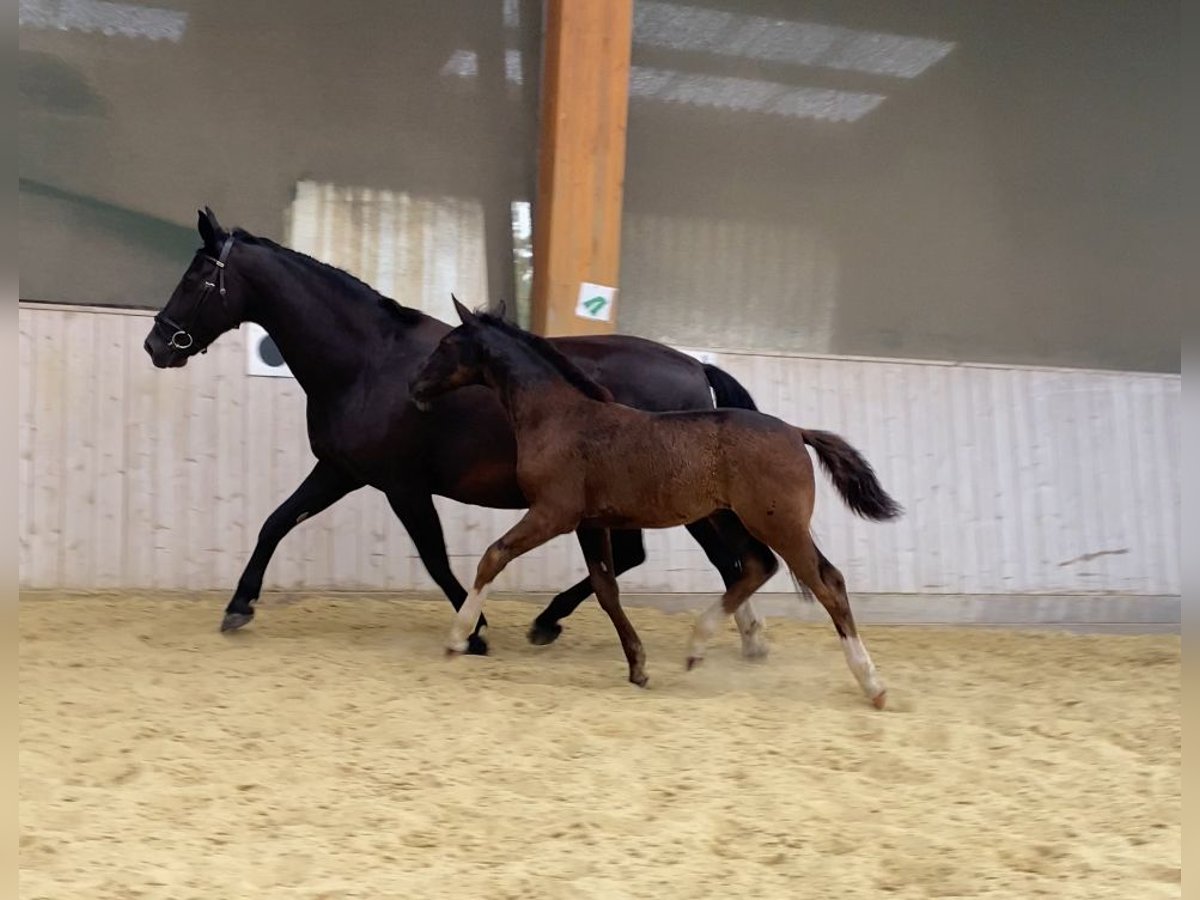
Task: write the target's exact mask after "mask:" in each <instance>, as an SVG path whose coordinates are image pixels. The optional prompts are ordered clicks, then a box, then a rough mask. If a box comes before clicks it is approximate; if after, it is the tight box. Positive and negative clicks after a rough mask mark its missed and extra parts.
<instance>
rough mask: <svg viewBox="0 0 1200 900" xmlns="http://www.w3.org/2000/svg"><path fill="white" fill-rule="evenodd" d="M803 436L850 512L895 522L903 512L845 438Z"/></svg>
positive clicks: (808, 431)
mask: <svg viewBox="0 0 1200 900" xmlns="http://www.w3.org/2000/svg"><path fill="white" fill-rule="evenodd" d="M800 433H801V434H802V435H804V443H806V444H808V445H809V446H810V447H812V448H813V449H814V450H816V451H817V459H819V460H820V461H821V465H822V466H823V467H824V468H825V471H826V472H827V473H828V474H829V478H830V480H831V481H832V482H833V486H834V487H835V488H837V491H838V493H839V494H841V495H842V499H843V500H844V501H846V505H847V506H849V507H850V509H851V510H853V511H854V512H855V513H857V514H858V515H860V516H862V517H863V518H864V519H870V520H871V521H873V522H883V521H886V520H888V519H895V518H898V517H899V516H900V514H901V513H903V512H904V510H903V508H902V507H901V506H900V504H899V503H897V502H896V501H895V500H893V499H892V498H891V497H889V496H888V494H887V491H885V490H884V489H883V486H882V485H881V484H880V483H879V479H878V478H876V477H875V470H874V469H872V468H871V464H870V463H869V462H867V461H866V459H864V458H863V456H862V454H861V453H859V452H858V451H857V450H855V449H854V448H853V447H851V446H850V445H849V444H848V443H846V442H845V441H844V440H843V439H842V438H840V437H838V436H837V435H836V434H833V433H832V432H829V431H814V430H812V429H808V428H802V429H800Z"/></svg>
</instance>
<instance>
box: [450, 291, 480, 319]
mask: <svg viewBox="0 0 1200 900" xmlns="http://www.w3.org/2000/svg"><path fill="white" fill-rule="evenodd" d="M450 299H451V300H453V301H454V311H455V312H457V313H458V317H459V319H461V320H462V323H463V324H464V325H474V324H475V321H476V319H475V313H473V312H471V311H470V310H469V309H467V308H466V307H465V306H463V305H462V304H461V303H459V302H458V298H457V297H455V296H454V295H453V294H451V295H450Z"/></svg>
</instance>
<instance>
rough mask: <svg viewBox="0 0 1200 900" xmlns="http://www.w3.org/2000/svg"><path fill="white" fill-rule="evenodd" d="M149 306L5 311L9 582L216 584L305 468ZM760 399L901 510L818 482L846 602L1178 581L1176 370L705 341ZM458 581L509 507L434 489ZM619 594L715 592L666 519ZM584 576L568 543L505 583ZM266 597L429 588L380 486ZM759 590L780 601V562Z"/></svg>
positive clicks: (1167, 586) (337, 517) (231, 383)
mask: <svg viewBox="0 0 1200 900" xmlns="http://www.w3.org/2000/svg"><path fill="white" fill-rule="evenodd" d="M150 323H151V319H150V316H149V315H148V314H142V313H136V312H125V311H112V310H104V311H102V310H93V309H85V308H63V307H45V306H36V305H25V306H22V307H21V309H20V360H21V372H20V377H21V386H20V387H21V394H20V396H21V415H20V455H21V458H20V467H19V478H20V481H21V483H20V486H19V517H20V582H21V585H22V586H23V587H57V588H102V587H114V586H125V587H130V588H137V587H161V588H185V589H194V590H199V589H210V588H211V589H227V590H230V591H231V590H232V589H233V586H234V583H235V582H236V580H237V576H238V574H239V573H240V571H241V568H242V566H243V565H244V564H245V561H246V559H247V558H248V556H249V553H250V550H251V549H252V547H253V542H254V539H255V537H256V535H257V533H258V529H259V527H260V526H261V524H262V521H263V520H264V519H265V518H266V516H267V515H268V514H269V513H270V511H271V510H272V509H273V508H274V507H275V505H277V504H278V503H279V502H281V501H282V500H283V499H284V498H285V497H286V496H287V495H288V494H289V493H290V492H291V491H292V490H293V489H294V488H295V487H296V486H297V485H298V484H299V482H300V481H301V479H302V478H303V477H304V476H305V474H307V472H308V470H309V468H310V467H311V465H312V463H313V458H312V455H311V452H310V451H309V449H308V443H307V438H306V435H305V429H304V398H303V394H302V393H301V391H300V388H299V385H298V384H297V383H296V382H295V381H293V380H291V379H275V378H251V377H248V376H247V375H246V374H245V355H244V347H243V343H242V341H243V336H242V335H240V334H233V335H229V336H226V337H225V338H223V339H222V340H220V341H218V342H217V344H216V345H214V346H213V347H212V349H211V351H210V352H209V353H208V354H207V355H206V356H202V357H199V358H197V359H195V360H193V361H192V362H191V363H190V364H189V365H188V366H187V367H185V368H183V369H176V370H169V371H159V370H157V369H155V368H153V366H152V365H151V364H150V361H149V359H148V358H147V356H146V354H145V352H144V351H143V350H142V346H141V345H142V341H143V339H144V338H145V335H146V332H147V330H148V329H149V327H150ZM713 359H714V361H715V362H716V363H717V364H719V365H721V366H722V367H724V368H726V369H727V370H728V371H729V372H731V373H732V374H733V375H734V376H735V377H737V378H739V379H740V380H742V381H743V383H744V384H745V385H746V386H747V388H749V390H750V391H751V392H752V393H753V394H754V396H755V398H756V400H757V402H758V404H759V406H760V408H762V409H763V410H766V411H768V412H771V413H773V414H777V415H780V416H781V417H783V418H785V419H787V420H789V421H791V422H794V423H796V424H799V425H807V426H811V427H816V428H824V429H828V430H832V431H836V432H838V433H840V434H842V435H843V436H844V437H845V438H846V439H847V440H849V441H850V442H851V443H852V444H854V445H855V446H856V447H857V448H859V450H861V451H862V452H863V453H864V454H865V455H866V457H867V459H868V460H870V461H871V463H872V464H873V465H874V466H875V468H876V470H877V472H878V473H879V475H880V478H881V479H882V480H883V483H884V485H885V487H886V488H887V489H888V490H889V491H890V492H891V493H892V494H893V495H894V496H896V497H897V499H899V500H900V501H901V502H902V503H903V504H904V506H905V507H906V510H907V513H906V515H905V517H904V518H903V519H901V520H900V521H898V522H896V523H892V524H871V523H866V522H862V521H860V520H858V519H855V518H854V517H852V516H851V515H850V514H849V513H848V512H847V511H846V509H845V507H844V506H842V504H841V502H840V500H839V499H838V498H837V496H836V494H835V493H834V491H833V490H832V488H831V487H830V485H829V482H828V480H827V479H826V478H825V476H824V474H823V473H819V474H818V499H817V511H816V515H815V520H814V524H815V531H816V534H817V537H818V540H819V542H820V544H821V546H822V549H823V550H824V552H825V553H826V555H827V556H829V557H830V559H832V560H833V561H834V562H835V563H836V564H837V565H838V566H839V567H840V568H841V569H842V570H843V571H844V572H845V574H846V578H847V581H848V583H849V585H850V588H851V590H852V591H853V592H857V593H861V592H878V593H922V594H929V593H942V594H963V593H965V594H1021V593H1077V592H1082V593H1101V592H1121V593H1129V594H1172V595H1173V594H1178V593H1179V592H1180V580H1179V563H1180V546H1179V516H1180V500H1179V478H1180V472H1179V466H1180V454H1179V433H1180V432H1179V428H1180V425H1179V422H1180V419H1179V417H1180V414H1181V402H1180V400H1181V397H1180V379H1179V377H1178V376H1162V375H1140V374H1127V373H1110V372H1092V371H1071V370H1049V369H1046V370H1042V369H1005V368H994V367H983V366H963V365H941V364H932V363H907V362H896V361H874V360H850V359H831V358H794V357H784V356H751V355H738V354H716V355H714V356H713ZM437 507H438V509H439V511H440V512H441V514H442V516H443V526H444V528H445V532H446V535H447V543H448V548H449V551H450V554H451V558H452V561H453V564H454V568H455V571H456V572H457V573H458V574H459V577H460V579H462V580H463V581H467V580H469V578H470V577H471V574H472V573H473V571H474V566H475V562H476V560H477V559H478V557H479V555H480V554H481V553H482V552H483V550H484V549H485V548H486V546H487V545H488V543H489V542H490V541H491V540H493V539H494V538H495V537H497V536H499V535H500V534H501V533H502V532H503V531H504V530H505V528H507V527H508V526H509V525H510V524H511V523H512V522H514V521H516V519H517V518H518V517H519V514H518V513H513V512H500V511H492V510H484V509H477V508H468V507H464V506H461V505H460V504H457V503H453V502H450V501H447V500H442V499H439V500H438V501H437ZM647 545H648V547H647V549H648V553H649V560H648V562H647V563H646V565H644V566H642V567H641V568H639V569H637V570H635V571H634V572H631V573H629V574H628V575H626V576H625V577H624V578H623V579H622V587H623V589H624V590H626V591H631V592H632V591H652V592H696V591H710V590H717V589H718V588H719V585H720V581H719V579H718V578H717V576H716V573H715V572H714V571H713V570H712V569H711V568H710V567H709V565H708V563H707V561H706V560H705V558H704V556H703V554H702V553H701V552H700V551H699V548H698V547H697V546H696V545H695V544H694V543H693V542H692V541H691V539H690V537H689V536H688V535H687V534H686V533H685V532H684V531H683V530H682V529H674V530H671V531H667V532H654V533H650V534H648V536H647ZM583 573H584V568H583V564H582V557H581V555H580V553H579V551H578V549H577V547H576V545H575V543H574V540H573V538H571V537H565V538H559V539H558V540H556V541H554V542H553V543H552V544H551V545H549V546H547V547H544V548H542V549H541V550H539V551H536V552H535V553H533V554H531V555H530V556H528V557H526V558H524V559H522V560H520V561H518V562H516V563H514V564H513V565H512V566H511V567H510V568H509V570H508V571H507V572H506V573H504V575H503V576H502V577H501V582H500V584H499V585H498V587H500V588H502V589H505V590H517V589H524V590H556V589H560V588H562V587H565V586H566V585H568V584H570V583H573V582H574V581H576V580H577V579H579V578H581V577H582V576H583ZM267 586H268V588H287V589H302V588H304V589H312V588H338V589H382V590H400V589H415V588H427V589H431V588H433V584H432V581H431V580H430V579H429V577H428V575H427V574H426V573H425V570H424V568H423V567H422V566H421V564H420V561H419V559H417V558H416V556H415V551H414V549H413V546H412V543H411V541H409V539H408V537H407V535H406V534H405V533H404V531H403V529H402V528H401V526H400V525H399V523H398V522H397V521H396V520H395V519H394V518H393V516H392V515H391V512H390V510H389V509H388V507H387V503H386V501H385V500H384V498H383V496H382V495H381V494H379V493H377V492H374V491H369V490H364V491H360V492H359V493H358V494H356V495H353V496H351V497H349V498H347V499H346V500H344V501H342V503H341V504H338V505H337V506H335V507H334V508H333V509H331V510H329V511H327V512H325V513H323V514H321V515H320V516H318V517H317V518H315V519H314V520H313V521H311V522H307V523H305V524H304V525H302V526H301V527H299V528H298V529H297V530H296V531H294V532H293V533H292V534H291V535H290V536H289V537H288V538H287V539H286V540H285V541H284V542H283V544H282V545H281V546H280V548H279V550H278V552H277V554H276V556H275V559H274V561H273V563H272V565H271V567H270V568H269V570H268V575H267ZM768 590H775V591H790V590H791V584H790V581H789V580H788V579H787V578H786V577H784V576H782V575H781V576H777V577H776V578H775V579H773V581H772V582H771V584H770V585H769V586H768Z"/></svg>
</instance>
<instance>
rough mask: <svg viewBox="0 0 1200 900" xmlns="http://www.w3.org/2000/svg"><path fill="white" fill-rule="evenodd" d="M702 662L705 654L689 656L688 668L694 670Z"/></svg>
mask: <svg viewBox="0 0 1200 900" xmlns="http://www.w3.org/2000/svg"><path fill="white" fill-rule="evenodd" d="M702 662H704V657H703V656H689V657H688V658H687V670H688V671H689V672H690V671H692V669H694V668H696V666H698V665H700V663H702Z"/></svg>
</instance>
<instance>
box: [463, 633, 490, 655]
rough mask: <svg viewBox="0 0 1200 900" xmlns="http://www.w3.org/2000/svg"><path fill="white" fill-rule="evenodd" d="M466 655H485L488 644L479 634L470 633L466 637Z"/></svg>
mask: <svg viewBox="0 0 1200 900" xmlns="http://www.w3.org/2000/svg"><path fill="white" fill-rule="evenodd" d="M467 655H468V656H487V655H488V645H487V641H485V640H484V639H483V637H482V636H481V635H478V634H472V635H469V636H468V637H467Z"/></svg>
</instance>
